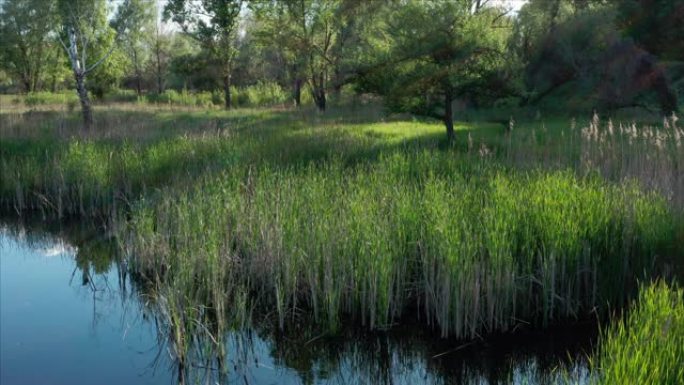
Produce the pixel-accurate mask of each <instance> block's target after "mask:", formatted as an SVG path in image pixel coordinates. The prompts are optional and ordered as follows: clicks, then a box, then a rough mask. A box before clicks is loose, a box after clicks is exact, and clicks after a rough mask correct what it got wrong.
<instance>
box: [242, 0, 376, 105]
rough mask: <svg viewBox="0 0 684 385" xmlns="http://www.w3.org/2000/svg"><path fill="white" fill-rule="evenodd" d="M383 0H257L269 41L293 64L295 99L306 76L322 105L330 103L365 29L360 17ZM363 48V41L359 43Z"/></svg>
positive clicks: (261, 35)
mask: <svg viewBox="0 0 684 385" xmlns="http://www.w3.org/2000/svg"><path fill="white" fill-rule="evenodd" d="M382 4H384V2H383V1H380V0H378V1H370V2H366V1H361V0H283V1H274V2H254V3H252V4H251V8H252V10H253V12H254V14H255V15H256V19H257V22H258V23H259V25H260V31H259V32H258V33H259V38H260V39H261V42H262V44H263V45H264V46H270V47H279V49H280V59H281V60H282V61H283V63H284V64H285V65H286V66H287V67H288V72H289V73H290V78H291V81H292V83H293V95H294V99H295V104H297V105H299V99H300V94H301V86H302V85H303V83H304V81H306V82H307V83H308V85H309V88H310V90H311V94H312V96H313V100H314V103H315V104H316V106H317V107H318V109H319V110H320V111H324V110H325V109H326V106H327V99H328V96H327V91H328V88H330V87H329V86H330V84H329V83H330V82H331V81H332V83H333V84H332V88H333V90H338V91H339V89H340V87H341V86H342V85H343V83H345V82H346V81H347V79H345V77H344V74H343V71H344V69H345V66H344V65H345V64H346V63H345V61H344V59H345V57H347V55H348V54H349V53H350V51H351V48H352V47H354V45H353V44H352V42H354V41H356V42H358V40H357V39H356V38H357V37H358V36H359V34H360V33H361V32H362V31H363V28H361V23H360V20H362V19H363V20H366V21H368V20H370V18H369V17H368V16H367V15H369V14H370V13H371V12H370V10H371V9H375V8H376V7H378V6H379V5H382ZM357 48H358V47H357Z"/></svg>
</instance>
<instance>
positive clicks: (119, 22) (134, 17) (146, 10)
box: [112, 0, 157, 96]
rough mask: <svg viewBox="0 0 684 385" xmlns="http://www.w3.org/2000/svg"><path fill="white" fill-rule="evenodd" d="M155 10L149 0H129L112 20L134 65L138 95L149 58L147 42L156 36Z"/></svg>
mask: <svg viewBox="0 0 684 385" xmlns="http://www.w3.org/2000/svg"><path fill="white" fill-rule="evenodd" d="M155 10H156V8H155V7H150V6H149V1H148V0H128V3H127V6H125V7H120V8H119V10H118V12H117V14H116V15H115V16H114V20H113V22H112V26H113V27H114V29H115V30H117V31H119V32H120V34H121V42H122V46H123V48H124V49H125V51H126V53H127V54H128V57H129V61H130V63H131V65H132V67H133V68H132V69H133V72H134V77H135V90H136V92H137V94H138V96H140V95H142V80H143V68H144V65H145V62H146V60H147V59H148V57H147V56H148V54H147V50H146V48H147V43H148V42H149V41H152V38H153V37H154V36H155V35H153V31H154V30H155V27H156V19H157V15H156V12H155ZM155 32H156V31H155Z"/></svg>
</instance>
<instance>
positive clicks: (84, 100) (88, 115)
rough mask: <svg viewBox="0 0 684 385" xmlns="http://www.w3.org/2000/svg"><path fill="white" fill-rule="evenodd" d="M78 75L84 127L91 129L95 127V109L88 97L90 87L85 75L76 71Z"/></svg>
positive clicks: (77, 81) (77, 86)
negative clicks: (87, 85) (86, 83)
mask: <svg viewBox="0 0 684 385" xmlns="http://www.w3.org/2000/svg"><path fill="white" fill-rule="evenodd" d="M74 75H75V77H76V91H77V92H78V99H79V101H80V102H81V112H82V114H83V128H84V129H85V130H86V131H90V129H91V128H92V127H93V111H92V109H91V106H90V98H88V89H86V85H85V75H83V74H79V73H75V74H74Z"/></svg>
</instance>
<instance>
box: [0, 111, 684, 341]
mask: <svg viewBox="0 0 684 385" xmlns="http://www.w3.org/2000/svg"><path fill="white" fill-rule="evenodd" d="M363 108H365V107H362V109H361V110H350V111H352V113H349V111H346V112H345V111H344V110H342V111H338V112H335V111H334V110H333V111H331V112H330V114H327V115H325V116H322V115H320V114H317V113H312V112H310V111H307V110H303V111H296V112H291V111H282V110H278V109H270V110H244V111H230V112H222V111H195V110H188V111H178V110H173V109H170V108H169V109H155V108H153V107H149V106H144V107H135V108H131V109H130V110H126V109H120V110H116V111H108V112H105V111H99V112H100V113H99V114H98V117H99V122H100V124H101V129H98V130H94V131H93V132H88V133H84V132H81V131H79V129H78V128H77V123H74V122H76V119H77V117H75V116H73V115H70V114H69V113H66V112H47V113H43V112H32V113H27V114H13V113H10V114H0V115H1V116H0V119H3V120H4V121H5V122H8V124H7V125H3V126H2V127H0V133H2V136H3V145H2V148H1V149H0V158H1V162H0V170H1V171H2V178H1V181H0V207H1V208H2V210H3V211H12V212H15V213H18V214H19V215H22V214H25V213H27V212H31V211H38V212H42V213H43V215H44V216H45V217H48V216H56V217H68V216H74V217H93V216H102V217H104V218H106V219H107V220H108V221H111V222H112V223H111V224H112V226H113V228H116V229H117V233H118V235H119V240H120V241H121V245H122V247H123V248H125V249H126V251H127V255H128V256H129V259H130V261H131V266H132V267H133V269H134V270H135V271H136V272H137V273H138V274H140V275H143V276H145V277H147V279H149V280H150V281H151V282H153V283H154V284H155V285H158V289H159V291H160V296H161V298H166V302H167V303H168V305H167V307H170V309H171V310H169V312H168V317H167V318H168V320H169V321H168V323H169V324H170V325H173V324H174V323H179V321H178V320H179V319H180V318H179V317H180V316H178V315H177V314H181V313H182V312H183V309H185V308H187V309H189V310H188V311H189V312H194V313H192V314H190V313H188V314H189V315H188V317H190V319H192V320H199V321H198V322H200V321H201V322H202V323H203V322H205V321H207V320H209V321H211V322H214V323H217V324H219V325H223V324H230V323H232V322H237V323H245V322H248V321H249V320H251V319H253V318H254V317H257V316H259V317H267V318H268V317H273V318H274V319H276V320H277V322H278V324H279V325H280V327H281V328H286V327H287V325H288V324H292V323H296V322H297V320H298V319H299V318H300V317H301V316H302V314H304V313H306V314H311V316H312V318H313V319H314V320H315V322H317V323H319V324H320V325H323V327H324V328H326V329H329V330H333V331H334V330H338V329H339V328H340V327H341V325H342V324H343V323H345V322H347V321H350V322H357V323H359V324H361V325H364V326H366V327H368V328H372V329H378V328H387V327H390V326H391V325H393V324H394V323H397V322H401V321H402V320H403V319H404V317H414V318H417V319H419V320H420V321H421V322H423V323H424V324H425V325H427V326H428V327H432V328H435V329H437V330H439V332H440V333H441V334H442V335H444V336H456V337H463V338H467V337H475V336H479V335H482V334H484V333H488V332H494V331H507V330H513V329H515V328H516V327H517V326H518V325H519V324H521V323H526V322H527V323H534V324H537V325H545V324H549V323H552V322H554V321H556V320H558V319H563V318H580V317H583V316H586V315H587V314H589V313H590V312H592V311H596V310H598V311H602V312H604V311H607V310H608V309H609V308H611V307H613V306H620V305H622V304H624V303H625V302H626V301H627V300H628V299H629V298H630V297H631V296H632V295H633V294H634V293H636V289H637V287H636V281H637V279H639V278H641V279H645V278H648V277H650V275H651V274H652V273H654V272H655V271H656V270H657V268H658V267H659V265H660V262H661V260H662V259H664V258H666V257H670V256H677V255H679V254H678V253H681V250H684V247H682V239H681V233H682V232H681V228H682V227H681V216H680V215H679V213H680V211H679V207H680V206H679V203H678V202H679V201H678V199H680V198H677V197H681V196H684V194H681V175H680V174H681V173H680V172H678V170H679V167H681V166H680V165H681V162H682V158H681V156H682V155H681V154H682V153H684V152H682V151H680V150H681V140H680V139H681V138H682V137H681V129H680V128H679V127H678V126H677V122H676V119H674V118H671V119H669V120H668V121H667V124H664V125H663V128H662V130H661V129H658V131H657V132H660V134H657V135H656V134H653V135H651V134H648V135H647V138H646V139H645V140H641V139H640V140H636V139H635V138H632V140H631V141H630V139H629V138H630V136H629V135H632V134H631V132H632V128H630V129H629V133H627V129H626V128H624V127H623V129H622V130H620V129H619V127H620V126H617V127H618V128H617V129H616V128H615V126H612V128H611V125H610V124H608V125H607V126H605V127H604V126H602V125H601V124H600V122H598V120H597V119H594V120H592V121H591V122H589V123H588V124H589V125H588V126H587V127H588V128H587V129H585V130H582V129H579V128H577V127H574V128H573V126H572V125H568V126H570V128H569V129H567V130H569V131H567V132H568V134H566V131H564V130H566V129H559V130H555V131H554V129H545V130H546V131H545V130H541V131H536V129H535V128H534V127H530V126H528V127H527V128H525V127H524V126H522V127H515V128H514V129H513V131H512V132H509V134H506V136H502V135H498V136H495V137H491V136H488V134H487V133H497V132H499V131H500V127H497V126H496V125H492V124H487V123H476V124H462V125H460V127H459V128H460V130H459V135H460V136H459V139H462V140H460V141H459V142H458V143H459V144H457V145H456V146H452V147H449V146H445V145H444V144H443V143H441V142H440V140H439V139H437V138H440V137H442V127H441V125H440V124H438V123H430V122H419V121H406V120H404V121H399V122H397V121H391V122H380V121H379V117H378V113H377V111H375V110H373V109H372V108H371V109H363ZM354 111H355V112H354ZM397 118H398V117H397ZM46 121H47V122H48V123H45V122H46ZM49 122H52V123H49ZM625 127H626V126H625ZM630 127H631V126H630ZM604 129H605V130H606V131H605V132H607V133H605V134H603V133H602V132H603V131H602V130H604ZM611 130H612V131H611ZM552 131H553V132H552ZM597 132H598V133H597ZM569 133H572V135H570V134H569ZM652 136H653V138H655V139H653V138H652ZM643 137H644V136H643V135H642V136H640V138H643ZM467 138H470V141H468V140H467ZM596 138H598V139H596ZM602 138H603V139H602ZM566 139H567V140H566ZM568 143H570V144H568ZM658 143H661V145H660V147H658ZM647 149H653V150H654V151H656V150H657V151H659V155H657V159H655V158H653V159H655V160H654V161H656V163H657V165H658V166H657V167H650V166H640V167H641V168H638V166H639V164H640V163H647V161H648V160H649V159H650V160H653V159H651V158H648V159H642V158H639V157H640V156H642V155H640V154H642V153H644V152H646V151H647ZM531 164H536V165H537V166H535V167H531ZM539 165H542V166H539ZM639 170H641V171H639ZM659 170H666V172H660V171H659ZM642 171H643V172H642ZM648 178H651V180H652V181H653V183H650V184H649V183H648V180H649V179H648ZM192 309H194V310H192ZM198 309H199V310H198ZM181 324H182V322H181ZM219 329H220V328H219ZM219 329H217V330H219ZM181 342H182V341H178V342H177V343H179V344H180V343H181ZM181 345H182V344H181Z"/></svg>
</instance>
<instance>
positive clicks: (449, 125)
mask: <svg viewBox="0 0 684 385" xmlns="http://www.w3.org/2000/svg"><path fill="white" fill-rule="evenodd" d="M453 100H454V97H453V92H452V90H451V87H447V88H446V89H445V91H444V125H445V126H446V133H447V139H448V140H449V142H453V140H454V138H455V137H456V132H455V131H454V109H453V105H452V102H453Z"/></svg>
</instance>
